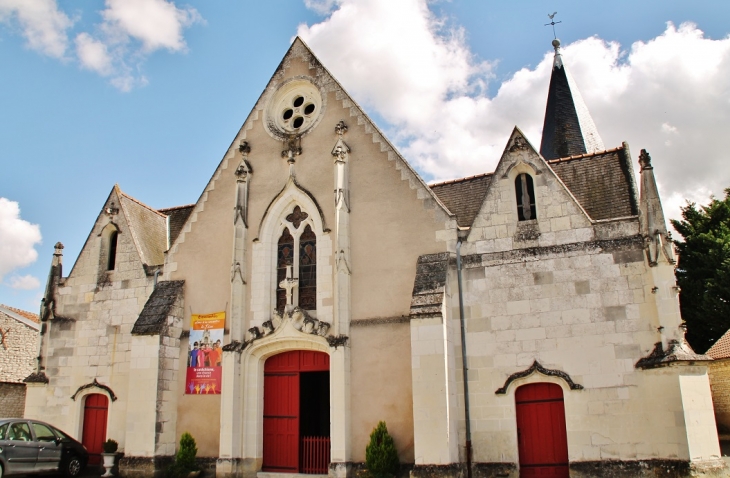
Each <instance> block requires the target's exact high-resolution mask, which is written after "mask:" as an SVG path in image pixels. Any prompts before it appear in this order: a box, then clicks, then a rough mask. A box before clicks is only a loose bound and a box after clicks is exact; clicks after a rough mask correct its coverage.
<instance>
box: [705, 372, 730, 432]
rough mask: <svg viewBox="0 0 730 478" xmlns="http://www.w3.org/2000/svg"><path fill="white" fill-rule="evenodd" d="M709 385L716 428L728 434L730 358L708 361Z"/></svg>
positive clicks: (729, 423) (729, 429)
mask: <svg viewBox="0 0 730 478" xmlns="http://www.w3.org/2000/svg"><path fill="white" fill-rule="evenodd" d="M709 371H710V387H711V388H712V402H713V405H714V408H715V420H716V421H717V428H718V430H719V431H720V432H721V433H722V434H724V435H729V434H730V359H720V360H715V361H713V362H711V363H710V366H709Z"/></svg>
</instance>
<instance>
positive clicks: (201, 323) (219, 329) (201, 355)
mask: <svg viewBox="0 0 730 478" xmlns="http://www.w3.org/2000/svg"><path fill="white" fill-rule="evenodd" d="M225 324H226V313H225V312H216V313H214V314H205V315H200V314H193V315H192V317H191V319H190V342H189V344H190V345H189V347H188V371H187V377H186V380H185V393H186V394H188V395H204V394H220V393H221V364H222V362H223V349H221V347H222V346H223V345H222V344H223V329H224V326H225Z"/></svg>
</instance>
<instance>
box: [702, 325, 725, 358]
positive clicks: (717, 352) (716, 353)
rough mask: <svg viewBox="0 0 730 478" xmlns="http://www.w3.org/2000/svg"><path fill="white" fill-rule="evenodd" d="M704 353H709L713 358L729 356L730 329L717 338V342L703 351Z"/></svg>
mask: <svg viewBox="0 0 730 478" xmlns="http://www.w3.org/2000/svg"><path fill="white" fill-rule="evenodd" d="M705 355H709V356H710V357H712V358H713V359H715V360H717V359H723V358H728V357H730V330H728V331H727V332H725V334H724V335H723V336H722V337H720V338H719V339H717V342H715V343H714V344H713V345H712V347H710V349H709V350H708V351H707V352H705Z"/></svg>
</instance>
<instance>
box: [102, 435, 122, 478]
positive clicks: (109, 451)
mask: <svg viewBox="0 0 730 478" xmlns="http://www.w3.org/2000/svg"><path fill="white" fill-rule="evenodd" d="M101 449H102V450H104V453H102V454H101V457H102V458H103V460H104V474H103V475H101V476H105V477H109V476H114V475H113V474H112V468H114V459H115V458H116V456H117V449H119V443H117V442H116V440H112V439H111V438H109V439H107V441H105V442H104V443H102V444H101Z"/></svg>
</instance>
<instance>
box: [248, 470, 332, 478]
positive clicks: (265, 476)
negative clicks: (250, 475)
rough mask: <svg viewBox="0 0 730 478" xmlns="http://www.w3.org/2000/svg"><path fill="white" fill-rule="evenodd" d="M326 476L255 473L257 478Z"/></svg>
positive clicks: (325, 476)
mask: <svg viewBox="0 0 730 478" xmlns="http://www.w3.org/2000/svg"><path fill="white" fill-rule="evenodd" d="M327 476H328V475H305V474H303V473H272V472H269V471H259V472H258V473H256V477H257V478H327Z"/></svg>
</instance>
